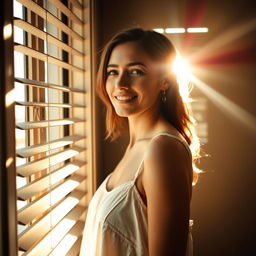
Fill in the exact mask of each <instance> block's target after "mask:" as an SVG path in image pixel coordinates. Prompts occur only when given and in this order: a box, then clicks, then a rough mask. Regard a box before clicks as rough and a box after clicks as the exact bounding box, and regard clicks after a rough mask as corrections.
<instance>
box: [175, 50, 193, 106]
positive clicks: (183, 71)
mask: <svg viewBox="0 0 256 256" xmlns="http://www.w3.org/2000/svg"><path fill="white" fill-rule="evenodd" d="M171 68H172V70H173V71H174V73H175V74H176V75H177V81H178V84H179V89H180V95H181V97H182V98H183V100H184V101H185V102H188V101H189V80H190V75H191V74H190V69H189V65H188V62H187V61H186V60H185V59H184V58H182V57H181V56H180V55H177V57H176V59H175V60H174V62H173V63H172V67H171Z"/></svg>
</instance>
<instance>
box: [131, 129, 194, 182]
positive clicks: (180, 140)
mask: <svg viewBox="0 0 256 256" xmlns="http://www.w3.org/2000/svg"><path fill="white" fill-rule="evenodd" d="M159 136H168V137H171V138H174V139H176V140H178V141H179V142H181V143H182V145H183V146H184V147H185V149H186V151H187V152H188V154H189V157H190V158H191V159H192V153H191V150H190V148H189V145H188V143H187V142H186V141H185V140H183V139H181V138H180V137H178V136H176V135H173V134H170V133H167V132H161V133H158V134H156V135H155V136H153V137H152V139H151V140H150V142H149V143H151V142H152V141H153V140H154V139H156V138H157V137H159ZM146 152H147V151H145V153H146ZM145 153H144V154H143V157H142V160H141V162H140V164H139V167H138V169H137V171H136V173H135V176H134V181H136V179H137V177H138V176H139V174H140V172H141V169H142V167H143V162H144V157H145Z"/></svg>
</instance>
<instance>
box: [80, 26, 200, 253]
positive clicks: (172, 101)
mask: <svg viewBox="0 0 256 256" xmlns="http://www.w3.org/2000/svg"><path fill="white" fill-rule="evenodd" d="M175 57H176V51H175V48H174V47H173V45H172V44H171V42H170V41H169V40H168V39H167V38H166V37H165V36H163V35H162V34H159V33H157V32H154V31H145V30H142V29H130V30H127V31H124V32H121V33H119V34H117V35H116V36H115V37H113V38H112V39H111V40H110V42H109V43H108V44H107V45H106V47H105V49H104V51H103V54H102V59H101V63H100V68H99V72H98V93H99V95H100V97H101V98H102V100H103V101H104V103H105V104H106V107H107V118H106V124H107V137H108V138H111V139H115V138H117V137H118V136H120V135H122V134H124V133H125V132H128V133H129V144H128V146H127V149H126V151H125V153H124V155H123V158H122V159H121V161H120V162H119V164H118V165H117V167H116V168H115V170H114V171H113V172H112V173H111V174H110V175H109V176H108V177H107V178H106V179H105V180H104V181H103V183H102V184H101V186H100V187H99V188H98V190H97V191H96V193H95V195H94V197H93V199H92V200H91V202H90V205H89V209H88V214H87V219H86V224H85V229H84V236H83V240H82V246H81V252H80V256H103V255H104V256H128V255H131V256H135V255H136V256H139V255H141V256H146V255H150V256H168V255H170V256H185V255H192V240H191V234H190V227H189V217H190V200H191V191H192V182H193V181H195V180H196V178H197V177H196V173H195V172H194V171H193V162H194V159H195V155H193V154H191V151H190V147H189V145H191V142H192V139H193V132H192V130H191V126H192V122H191V121H190V118H189V114H188V111H187V108H186V105H185V103H184V102H183V100H182V98H181V96H180V94H179V87H178V84H177V78H176V76H175V74H174V73H173V72H172V70H171V63H172V61H173V60H174V59H175Z"/></svg>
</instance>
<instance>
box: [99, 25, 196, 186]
mask: <svg viewBox="0 0 256 256" xmlns="http://www.w3.org/2000/svg"><path fill="white" fill-rule="evenodd" d="M126 42H137V43H138V44H139V45H140V46H141V47H142V49H143V50H144V51H145V53H147V54H148V56H149V57H150V58H151V59H152V60H155V61H160V62H162V63H163V64H164V65H163V66H170V63H171V61H173V60H174V59H175V57H176V50H175V47H174V46H173V44H172V43H171V42H170V40H169V39H168V38H167V37H165V36H164V35H162V34H160V33H157V32H155V31H153V30H143V29H140V28H134V29H129V30H125V31H123V32H120V33H118V34H117V35H115V36H114V37H113V38H112V39H111V40H110V41H109V42H108V43H107V44H106V46H105V47H104V49H103V52H102V56H101V62H100V66H99V70H98V76H97V92H98V94H99V96H100V98H101V99H102V101H103V102H104V103H105V105H106V107H107V113H106V129H107V136H106V138H110V139H112V140H114V139H116V138H117V137H119V136H120V135H121V134H123V133H124V132H125V131H126V130H127V127H128V125H127V124H128V121H127V118H126V117H120V116H118V115H117V114H116V112H115V109H114V107H113V106H112V104H111V102H110V99H109V97H108V95H107V92H106V86H105V85H106V80H107V65H108V62H109V59H110V55H111V53H112V51H113V49H114V48H115V47H116V46H117V45H120V44H123V43H126ZM165 77H166V78H167V81H168V83H169V89H168V90H167V93H166V98H167V100H166V102H164V103H161V112H162V114H163V116H164V118H165V119H166V120H167V121H168V122H169V123H170V124H172V125H173V126H174V127H175V128H176V129H177V130H178V131H179V132H180V133H181V134H182V136H183V137H184V138H185V140H186V141H187V143H188V144H189V145H191V144H192V142H193V141H198V140H196V139H197V136H196V134H195V132H194V129H193V122H192V121H191V118H190V116H189V111H188V106H187V104H186V103H185V102H183V100H182V97H181V96H180V93H179V85H178V83H177V79H176V76H175V74H174V73H173V72H171V69H170V68H169V69H168V71H167V69H165ZM192 154H193V158H194V161H195V159H196V158H198V157H199V144H198V146H197V148H196V150H193V151H192ZM195 170H196V168H195ZM196 172H197V171H194V178H193V182H194V183H195V182H196V180H197V176H198V175H197V173H196Z"/></svg>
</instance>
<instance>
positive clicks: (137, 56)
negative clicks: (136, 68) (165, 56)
mask: <svg viewBox="0 0 256 256" xmlns="http://www.w3.org/2000/svg"><path fill="white" fill-rule="evenodd" d="M131 62H142V63H144V64H146V65H152V64H153V63H154V61H153V60H151V59H150V57H149V56H148V54H147V53H146V52H145V51H144V50H143V48H142V47H141V46H140V45H139V44H138V43H137V42H127V43H123V44H119V45H117V46H116V47H115V48H114V49H113V50H112V53H111V55H110V58H109V62H108V64H116V65H125V64H128V63H131Z"/></svg>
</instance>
